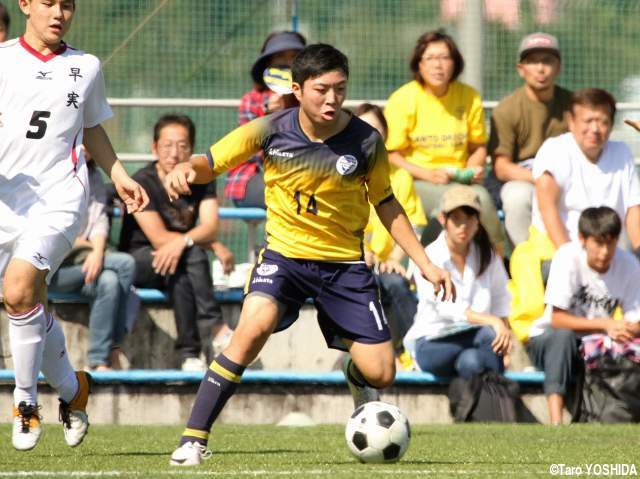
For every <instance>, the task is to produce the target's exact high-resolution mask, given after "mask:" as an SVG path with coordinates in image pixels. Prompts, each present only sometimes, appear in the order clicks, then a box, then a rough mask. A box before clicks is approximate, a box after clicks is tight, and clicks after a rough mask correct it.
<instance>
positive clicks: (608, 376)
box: [574, 355, 640, 423]
mask: <svg viewBox="0 0 640 479" xmlns="http://www.w3.org/2000/svg"><path fill="white" fill-rule="evenodd" d="M581 386H582V400H581V402H580V407H579V408H578V410H577V411H576V413H575V414H574V420H577V421H579V422H606V423H620V422H640V364H637V363H635V362H633V361H631V360H630V359H628V358H625V357H619V358H615V359H614V358H612V357H611V356H608V355H604V356H602V357H600V358H598V359H597V361H596V366H595V367H594V368H587V369H586V370H585V371H584V376H583V378H582V384H581Z"/></svg>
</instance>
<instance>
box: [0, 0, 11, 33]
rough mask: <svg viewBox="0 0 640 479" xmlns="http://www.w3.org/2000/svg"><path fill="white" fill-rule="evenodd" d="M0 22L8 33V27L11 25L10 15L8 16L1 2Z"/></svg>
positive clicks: (7, 11)
mask: <svg viewBox="0 0 640 479" xmlns="http://www.w3.org/2000/svg"><path fill="white" fill-rule="evenodd" d="M0 23H2V24H3V25H4V28H5V29H6V30H7V34H8V33H9V27H10V26H11V17H10V16H9V10H7V7H5V6H4V5H3V4H2V3H0Z"/></svg>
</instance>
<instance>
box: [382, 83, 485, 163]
mask: <svg viewBox="0 0 640 479" xmlns="http://www.w3.org/2000/svg"><path fill="white" fill-rule="evenodd" d="M384 115H385V118H386V119H387V123H388V124H389V135H388V137H387V142H386V146H387V150H389V151H399V152H402V153H403V155H404V157H405V159H406V160H407V161H409V162H411V163H413V164H415V165H418V166H420V167H422V168H464V167H466V166H467V159H468V157H469V148H468V147H469V143H475V144H484V143H486V142H487V130H486V124H485V116H484V110H483V108H482V99H481V98H480V95H479V94H478V92H477V91H476V90H474V89H473V88H471V87H470V86H468V85H465V84H464V83H461V82H458V81H454V82H452V83H451V84H450V85H449V89H448V90H447V93H446V94H445V95H444V96H442V97H437V96H435V95H432V94H431V93H429V92H427V91H426V90H425V89H424V87H423V86H422V85H421V84H420V83H419V82H417V81H416V80H413V81H411V82H409V83H406V84H405V85H403V86H401V87H400V88H398V89H397V90H396V91H395V92H393V93H392V94H391V96H390V97H389V100H388V102H387V106H386V108H385V110H384Z"/></svg>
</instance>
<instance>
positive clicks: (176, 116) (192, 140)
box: [153, 113, 196, 149]
mask: <svg viewBox="0 0 640 479" xmlns="http://www.w3.org/2000/svg"><path fill="white" fill-rule="evenodd" d="M169 125H181V126H184V127H185V128H186V129H187V131H188V132H189V144H190V145H191V149H193V147H194V146H195V144H196V125H194V124H193V120H191V118H189V117H188V116H187V115H182V114H180V113H168V114H166V115H162V116H161V117H160V118H159V119H158V121H156V124H155V125H154V126H153V142H154V143H157V142H158V140H159V139H160V132H161V131H162V129H163V128H164V127H165V126H169Z"/></svg>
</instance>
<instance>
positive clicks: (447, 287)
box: [421, 263, 456, 301]
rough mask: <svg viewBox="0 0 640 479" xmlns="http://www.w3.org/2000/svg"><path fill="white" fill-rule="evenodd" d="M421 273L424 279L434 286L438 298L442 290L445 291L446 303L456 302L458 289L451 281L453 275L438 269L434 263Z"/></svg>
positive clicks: (444, 298)
mask: <svg viewBox="0 0 640 479" xmlns="http://www.w3.org/2000/svg"><path fill="white" fill-rule="evenodd" d="M421 273H422V276H423V277H424V279H426V280H427V281H429V282H430V283H431V284H433V291H434V293H435V294H436V296H437V295H438V294H439V293H440V289H441V288H442V289H443V290H444V292H443V298H442V299H443V300H444V301H448V300H451V301H455V300H456V288H455V285H454V284H453V282H452V281H451V274H450V273H449V272H448V271H445V270H444V269H441V268H438V267H437V266H436V265H434V264H433V263H430V264H429V265H428V266H427V267H426V268H424V269H422V271H421Z"/></svg>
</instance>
